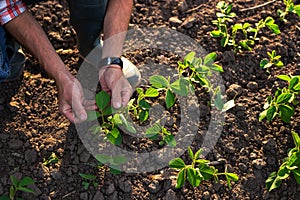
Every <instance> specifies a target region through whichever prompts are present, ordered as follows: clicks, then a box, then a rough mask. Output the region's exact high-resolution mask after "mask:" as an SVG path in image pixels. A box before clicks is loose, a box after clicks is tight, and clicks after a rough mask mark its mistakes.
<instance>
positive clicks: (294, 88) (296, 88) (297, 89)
mask: <svg viewBox="0 0 300 200" xmlns="http://www.w3.org/2000/svg"><path fill="white" fill-rule="evenodd" d="M293 90H294V91H296V92H298V91H300V83H298V84H297V85H295V86H294V87H293Z"/></svg>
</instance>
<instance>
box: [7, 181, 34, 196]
mask: <svg viewBox="0 0 300 200" xmlns="http://www.w3.org/2000/svg"><path fill="white" fill-rule="evenodd" d="M10 180H11V183H12V185H11V186H10V190H9V199H10V200H14V199H15V196H16V193H17V192H18V191H23V192H28V193H34V191H33V190H32V189H30V188H28V186H29V185H32V184H34V181H33V180H32V179H31V178H30V177H24V178H23V179H21V180H18V179H17V178H16V177H15V176H13V175H11V176H10ZM17 199H18V198H17Z"/></svg>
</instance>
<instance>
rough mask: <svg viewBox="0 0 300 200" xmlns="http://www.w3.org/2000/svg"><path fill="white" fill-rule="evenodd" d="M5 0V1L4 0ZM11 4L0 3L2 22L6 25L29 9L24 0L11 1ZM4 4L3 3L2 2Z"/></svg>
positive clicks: (0, 19)
mask: <svg viewBox="0 0 300 200" xmlns="http://www.w3.org/2000/svg"><path fill="white" fill-rule="evenodd" d="M2 2H3V1H2ZM11 2H12V3H11V4H8V5H0V23H1V25H4V24H6V23H8V22H9V21H11V20H12V19H14V18H15V17H17V16H19V15H20V14H22V13H23V12H25V11H26V10H27V8H26V5H25V4H24V3H23V2H22V1H11ZM1 4H2V3H1Z"/></svg>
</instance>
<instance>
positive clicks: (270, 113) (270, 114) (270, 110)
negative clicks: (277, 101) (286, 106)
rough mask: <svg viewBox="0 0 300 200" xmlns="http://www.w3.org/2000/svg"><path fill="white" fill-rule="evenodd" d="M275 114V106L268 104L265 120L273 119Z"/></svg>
mask: <svg viewBox="0 0 300 200" xmlns="http://www.w3.org/2000/svg"><path fill="white" fill-rule="evenodd" d="M275 115H276V107H275V106H270V107H269V108H268V110H267V120H268V121H271V120H272V119H274V117H275Z"/></svg>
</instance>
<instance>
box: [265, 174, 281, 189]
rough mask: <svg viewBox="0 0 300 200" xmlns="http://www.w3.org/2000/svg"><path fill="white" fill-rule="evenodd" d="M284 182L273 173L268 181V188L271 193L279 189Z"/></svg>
mask: <svg viewBox="0 0 300 200" xmlns="http://www.w3.org/2000/svg"><path fill="white" fill-rule="evenodd" d="M281 182H282V180H281V179H279V178H278V177H277V173H276V172H272V173H271V174H270V175H269V177H268V179H267V180H266V187H267V189H268V190H269V191H271V190H273V189H276V188H279V187H280V185H281Z"/></svg>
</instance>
